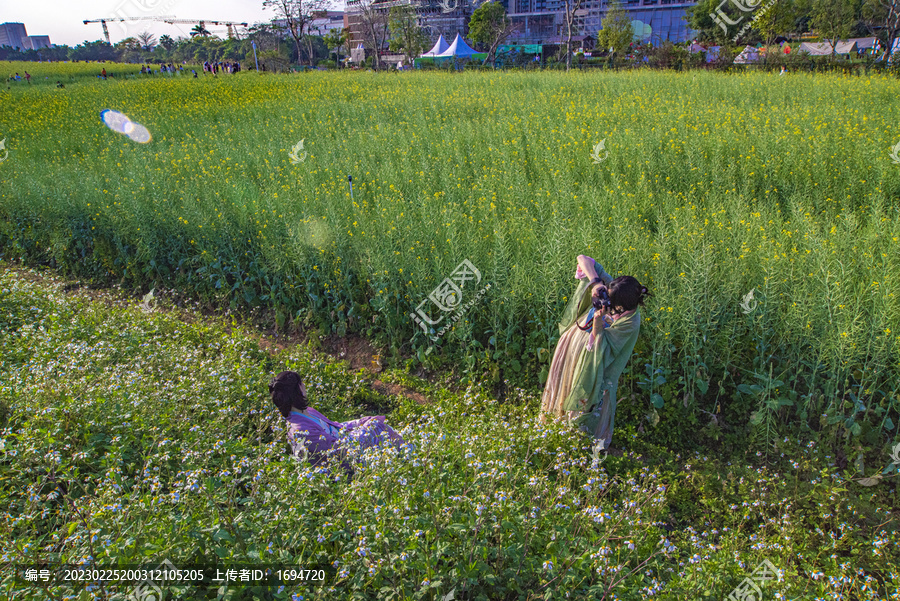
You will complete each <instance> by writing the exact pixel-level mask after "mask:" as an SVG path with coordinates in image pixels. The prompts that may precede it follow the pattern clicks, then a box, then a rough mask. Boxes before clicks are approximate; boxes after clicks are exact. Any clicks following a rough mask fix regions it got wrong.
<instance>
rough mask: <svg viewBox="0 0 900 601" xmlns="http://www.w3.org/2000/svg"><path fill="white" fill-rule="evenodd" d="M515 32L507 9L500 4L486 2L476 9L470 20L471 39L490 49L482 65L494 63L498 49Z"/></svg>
mask: <svg viewBox="0 0 900 601" xmlns="http://www.w3.org/2000/svg"><path fill="white" fill-rule="evenodd" d="M514 30H515V27H514V26H513V24H512V20H511V19H510V18H509V17H507V16H506V9H505V8H503V5H502V4H500V3H499V2H485V3H484V4H482V5H481V6H479V7H478V8H476V9H475V12H473V13H472V18H471V19H470V20H469V38H471V39H472V41H473V42H475V43H478V44H483V45H484V46H487V47H488V53H487V56H486V57H485V59H484V62H483V63H482V64H487V63H488V61H493V60H494V56H495V54H496V53H497V47H498V46H499V45H500V44H502V43H503V41H504V40H505V39H506V38H508V37H509V36H510V34H511V33H512V32H513V31H514Z"/></svg>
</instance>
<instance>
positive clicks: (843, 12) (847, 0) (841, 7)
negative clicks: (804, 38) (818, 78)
mask: <svg viewBox="0 0 900 601" xmlns="http://www.w3.org/2000/svg"><path fill="white" fill-rule="evenodd" d="M861 9H862V3H861V1H860V0H827V1H826V0H820V1H819V2H813V4H812V10H811V13H810V25H811V27H812V28H813V29H814V30H815V31H816V32H817V33H818V34H819V35H820V36H821V37H822V38H823V39H825V41H826V42H828V45H829V46H831V57H832V59H833V58H834V56H835V53H836V48H837V43H838V42H839V41H841V39H842V38H848V37H850V33H851V32H852V31H853V30H854V29H855V27H856V24H857V22H858V21H859V18H860V10H861Z"/></svg>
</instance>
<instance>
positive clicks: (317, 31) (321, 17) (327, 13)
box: [272, 10, 344, 36]
mask: <svg viewBox="0 0 900 601" xmlns="http://www.w3.org/2000/svg"><path fill="white" fill-rule="evenodd" d="M272 25H274V26H276V27H281V28H282V29H287V21H286V20H284V19H273V20H272ZM343 28H344V11H342V10H323V11H319V12H317V13H315V14H314V15H313V20H312V21H309V22H308V23H306V24H305V25H304V26H303V31H302V32H301V33H302V34H303V35H320V36H326V35H328V32H330V31H331V30H332V29H337V30H338V31H340V30H341V29H343Z"/></svg>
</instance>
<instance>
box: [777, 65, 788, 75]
mask: <svg viewBox="0 0 900 601" xmlns="http://www.w3.org/2000/svg"><path fill="white" fill-rule="evenodd" d="M785 73H787V71H786V70H785V68H784V65H782V66H781V73H779V75H784V74H785Z"/></svg>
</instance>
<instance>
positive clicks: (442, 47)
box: [422, 34, 450, 57]
mask: <svg viewBox="0 0 900 601" xmlns="http://www.w3.org/2000/svg"><path fill="white" fill-rule="evenodd" d="M449 47H450V44H448V43H447V40H445V39H444V34H441V37H439V38H438V41H437V42H436V43H435V45H434V46H432V48H431V50H429V51H428V52H426V53H425V54H423V55H422V56H428V57H435V56H440V55H441V53H442V52H444V51H446V50H447V48H449Z"/></svg>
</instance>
